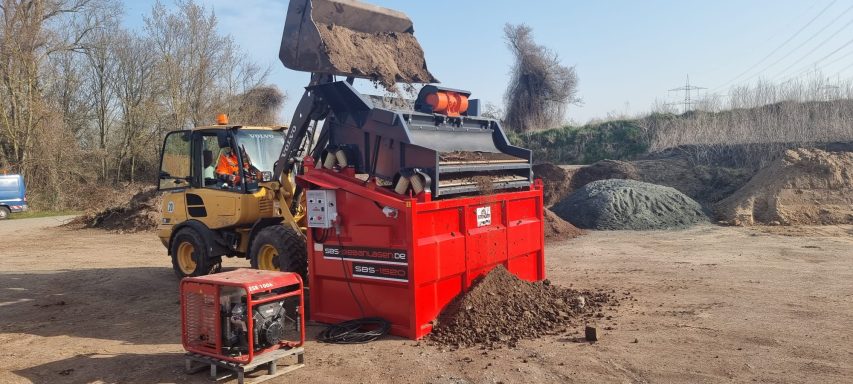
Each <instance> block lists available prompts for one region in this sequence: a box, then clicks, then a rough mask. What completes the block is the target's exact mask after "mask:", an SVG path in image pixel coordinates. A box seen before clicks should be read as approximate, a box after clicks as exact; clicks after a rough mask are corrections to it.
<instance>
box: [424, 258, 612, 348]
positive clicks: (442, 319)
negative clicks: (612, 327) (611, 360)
mask: <svg viewBox="0 0 853 384" xmlns="http://www.w3.org/2000/svg"><path fill="white" fill-rule="evenodd" d="M615 305H617V299H616V298H615V297H614V296H612V295H611V294H610V293H608V292H604V291H596V292H590V291H583V292H581V291H576V290H573V289H569V288H563V287H558V286H554V285H551V284H550V283H549V282H548V281H547V280H545V281H543V282H536V283H531V282H527V281H524V280H521V279H519V278H518V277H516V276H515V275H513V274H511V273H510V272H509V271H507V270H506V268H504V267H503V266H498V267H496V268H495V269H493V270H492V271H491V272H489V274H488V275H486V276H485V277H483V278H481V280H480V281H479V282H477V283H475V285H474V286H473V287H472V288H471V290H470V291H468V292H467V293H465V294H464V295H461V296H459V297H457V298H456V299H455V300H454V301H453V302H451V303H450V304H449V305H448V306H447V308H445V310H444V311H443V312H442V313H441V315H440V316H439V318H438V322H437V324H436V326H435V328H433V331H432V333H430V335H429V336H427V340H428V341H429V342H430V343H434V344H437V345H447V346H451V347H470V346H474V345H482V346H485V347H487V348H496V347H500V346H504V345H506V346H509V347H515V346H516V343H518V341H519V340H521V339H533V338H537V337H540V336H543V335H555V334H559V333H562V332H565V331H566V328H567V327H569V326H574V325H579V324H582V322H583V321H582V320H581V318H583V317H586V318H590V317H603V316H604V315H603V314H602V312H601V311H602V310H603V309H605V307H610V306H615Z"/></svg>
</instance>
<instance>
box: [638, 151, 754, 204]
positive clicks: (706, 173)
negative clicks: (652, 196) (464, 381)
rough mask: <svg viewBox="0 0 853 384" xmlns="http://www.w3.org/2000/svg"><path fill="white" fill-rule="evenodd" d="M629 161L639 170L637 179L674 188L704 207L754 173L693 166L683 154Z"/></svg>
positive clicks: (738, 186) (727, 193)
mask: <svg viewBox="0 0 853 384" xmlns="http://www.w3.org/2000/svg"><path fill="white" fill-rule="evenodd" d="M631 163H632V164H633V165H634V167H635V168H636V169H637V171H638V172H639V175H640V177H639V179H638V180H641V181H645V182H647V183H652V184H658V185H665V186H667V187H672V188H675V189H677V190H678V191H679V192H681V193H683V194H685V195H687V196H690V197H691V198H692V199H694V200H696V201H698V202H699V203H700V204H703V205H705V206H710V205H711V204H713V203H716V202H718V201H720V200H722V199H724V198H726V197H728V196H730V195H731V194H733V193H734V192H735V191H737V190H738V189H739V188H741V187H743V186H744V184H746V182H747V181H749V178H750V177H751V176H752V175H753V174H754V173H755V171H754V170H752V169H748V168H731V167H726V166H722V165H717V164H712V165H695V164H693V163H692V162H691V161H690V159H689V158H688V157H687V156H683V155H675V156H670V157H664V158H656V159H647V160H636V161H632V162H631Z"/></svg>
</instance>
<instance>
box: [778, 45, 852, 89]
mask: <svg viewBox="0 0 853 384" xmlns="http://www.w3.org/2000/svg"><path fill="white" fill-rule="evenodd" d="M850 44H853V40H850V41H848V42H846V43H844V45H842V46H840V47H838V48H836V49H835V50H834V51H832V52H830V53H828V54H826V56H824V57H821V58H820V59H818V60H817V61H815V62H813V63H811V64H810V65H808V66H807V67H804V68H803V70H802V71H800V72H798V73H797V74H796V75H793V76H790V77H787V78H785V80H784V81H783V82H787V81H791V80H793V79H794V78H797V77H800V76H801V75H802V74H804V73H806V72H809V71H810V70H811V69H812V68H814V67H816V66H817V64H818V63H820V62H821V61H824V60H826V59H828V58H830V57H831V56H832V55H834V54H836V53H838V52H839V51H841V50H842V49H844V48H847V47H848V46H850ZM845 69H847V68H845Z"/></svg>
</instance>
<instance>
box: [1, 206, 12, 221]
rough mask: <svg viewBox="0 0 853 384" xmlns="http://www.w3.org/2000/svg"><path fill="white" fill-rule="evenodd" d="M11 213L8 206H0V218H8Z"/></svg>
mask: <svg viewBox="0 0 853 384" xmlns="http://www.w3.org/2000/svg"><path fill="white" fill-rule="evenodd" d="M11 213H12V211H10V210H9V208H8V207H0V220H6V219H8V218H9V215H10V214H11Z"/></svg>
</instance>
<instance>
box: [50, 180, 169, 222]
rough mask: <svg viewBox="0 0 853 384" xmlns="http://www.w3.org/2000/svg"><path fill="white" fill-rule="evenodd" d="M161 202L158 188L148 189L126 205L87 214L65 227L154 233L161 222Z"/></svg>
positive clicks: (132, 198)
mask: <svg viewBox="0 0 853 384" xmlns="http://www.w3.org/2000/svg"><path fill="white" fill-rule="evenodd" d="M161 201H162V196H161V195H160V194H159V193H158V192H157V188H153V187H152V188H148V189H145V190H143V191H142V192H139V193H137V194H136V195H134V196H133V197H131V198H130V201H128V202H126V203H124V204H120V205H116V206H112V207H109V208H106V209H104V210H101V211H97V212H89V213H85V214H83V215H81V216H78V217H76V218H75V219H74V220H71V221H70V222H69V223H68V224H65V226H67V227H70V228H98V229H104V230H108V231H115V232H122V233H132V232H141V231H153V230H154V229H156V228H157V224H159V222H160V203H161Z"/></svg>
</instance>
